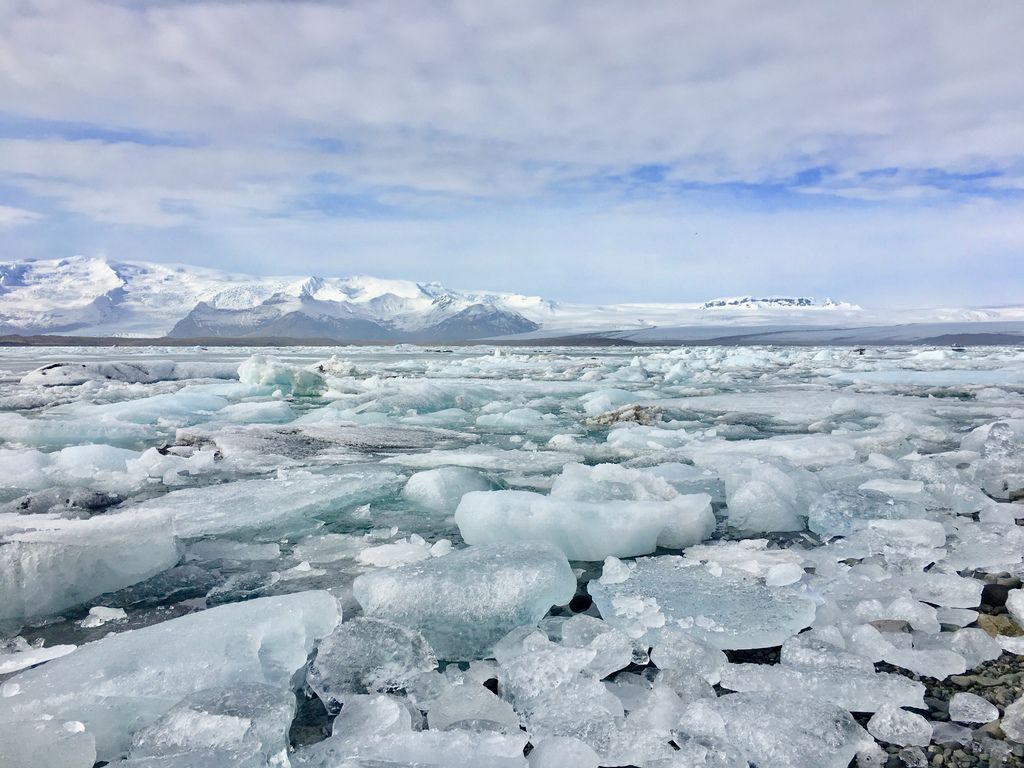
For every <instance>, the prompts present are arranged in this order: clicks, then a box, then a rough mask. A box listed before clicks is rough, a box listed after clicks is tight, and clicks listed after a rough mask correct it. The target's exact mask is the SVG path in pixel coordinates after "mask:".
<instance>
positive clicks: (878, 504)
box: [807, 486, 924, 536]
mask: <svg viewBox="0 0 1024 768" xmlns="http://www.w3.org/2000/svg"><path fill="white" fill-rule="evenodd" d="M862 487H863V486H862ZM923 517H924V507H923V506H922V505H920V504H917V503H914V502H909V501H904V500H896V499H894V498H892V496H889V495H887V494H885V493H879V492H878V491H875V490H856V491H852V490H836V491H829V492H828V493H826V494H824V495H822V496H820V497H819V498H816V499H814V501H812V502H811V506H810V508H809V509H808V513H807V527H808V528H810V529H811V530H812V531H814V532H815V533H818V534H822V535H828V536H846V535H849V534H851V533H853V532H854V531H856V530H857V529H858V528H859V527H860V526H861V525H862V524H863V521H865V520H906V519H917V518H923Z"/></svg>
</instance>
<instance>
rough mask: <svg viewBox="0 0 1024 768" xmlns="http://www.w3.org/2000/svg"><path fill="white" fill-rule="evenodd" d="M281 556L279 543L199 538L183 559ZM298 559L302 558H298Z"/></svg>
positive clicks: (234, 558)
mask: <svg viewBox="0 0 1024 768" xmlns="http://www.w3.org/2000/svg"><path fill="white" fill-rule="evenodd" d="M280 556H281V545H280V544H246V543H244V542H241V541H223V540H216V539H201V540H199V541H194V542H192V543H191V544H190V545H189V546H188V549H187V550H186V552H185V560H186V561H189V560H205V561H209V560H239V561H249V560H276V559H277V558H279V557H280ZM299 559H300V560H301V559H302V558H299Z"/></svg>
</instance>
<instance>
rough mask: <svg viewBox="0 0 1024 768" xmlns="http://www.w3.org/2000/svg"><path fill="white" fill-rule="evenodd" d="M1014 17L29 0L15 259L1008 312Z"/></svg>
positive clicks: (823, 5) (634, 295)
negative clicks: (788, 296) (797, 297)
mask: <svg viewBox="0 0 1024 768" xmlns="http://www.w3.org/2000/svg"><path fill="white" fill-rule="evenodd" d="M506 6H507V7H506ZM1022 28H1024V4H1021V3H1019V2H1016V0H1001V1H997V2H991V3H985V4H968V3H934V2H923V1H914V2H905V3H896V4H894V3H891V2H881V1H879V0H868V1H867V2H859V3H852V2H836V1H834V0H833V1H830V0H824V1H822V0H813V1H812V0H787V1H786V2H781V1H776V2H772V1H768V2H764V1H759V2H752V1H751V2H748V1H745V0H744V1H738V0H718V1H717V2H710V1H709V2H697V3H685V4H682V3H676V2H658V1H656V0H652V2H645V3H641V4H637V3H625V2H621V1H620V2H601V1H600V0H598V1H595V2H587V3H579V2H557V1H556V0H547V1H546V2H532V1H529V0H528V1H526V2H520V3H513V4H497V3H480V2H469V1H467V2H453V3H447V2H421V1H419V0H409V2H403V3H371V2H344V3H342V2H337V3H332V2H316V3H302V2H283V1H282V2H272V1H266V2H219V3H214V2H198V1H195V2H167V3H160V2H146V3H139V2H128V1H127V0H125V1H124V2H115V1H112V0H14V2H11V3H7V4H4V5H3V7H2V8H0V104H2V105H4V108H3V109H2V110H0V245H2V251H0V259H2V260H21V259H31V258H56V257H63V256H68V255H73V254H86V255H103V256H106V257H108V258H110V259H112V260H118V259H137V260H138V259H141V260H155V261H172V262H182V263H193V264H201V265H205V266H213V267H220V268H224V269H230V270H236V271H248V272H255V273H261V274H281V273H284V274H303V273H316V274H333V275H338V274H352V273H368V274H376V275H380V276H383V277H403V278H411V279H418V280H439V281H441V282H443V283H445V284H448V285H451V286H454V287H464V288H481V289H505V290H515V291H520V292H526V293H536V294H541V295H545V296H549V297H552V298H559V299H563V300H568V301H658V300H696V299H704V298H708V297H712V296H718V295H723V294H726V295H728V294H740V293H799V294H805V295H815V296H833V297H836V298H842V299H847V300H851V301H856V302H858V303H861V304H863V305H866V306H936V305H944V304H955V305H994V304H1003V303H1019V302H1020V300H1021V296H1022V289H1024V88H1021V86H1020V77H1021V73H1022V71H1024V52H1022V51H1024V49H1022V47H1021V46H1020V44H1019V39H1018V38H1019V30H1020V29H1022Z"/></svg>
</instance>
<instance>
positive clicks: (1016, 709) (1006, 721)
mask: <svg viewBox="0 0 1024 768" xmlns="http://www.w3.org/2000/svg"><path fill="white" fill-rule="evenodd" d="M999 727H1000V728H1002V729H1003V733H1005V734H1006V738H1008V739H1010V741H1015V742H1017V743H1018V744H1024V696H1021V697H1020V698H1019V699H1017V700H1016V701H1015V702H1013V703H1012V704H1010V705H1009V706H1007V707H1006V708H1005V709H1004V710H1003V719H1002V720H1001V721H1000V722H999Z"/></svg>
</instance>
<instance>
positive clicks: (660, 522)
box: [455, 491, 715, 560]
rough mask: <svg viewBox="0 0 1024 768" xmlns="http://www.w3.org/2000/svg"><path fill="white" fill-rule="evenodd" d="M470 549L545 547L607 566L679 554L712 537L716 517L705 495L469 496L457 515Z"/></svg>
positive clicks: (490, 493) (485, 493) (511, 493)
mask: <svg viewBox="0 0 1024 768" xmlns="http://www.w3.org/2000/svg"><path fill="white" fill-rule="evenodd" d="M455 521H456V522H457V523H458V525H459V531H460V533H461V534H462V537H463V538H464V539H465V540H466V541H467V542H468V543H470V544H496V543H500V542H515V541H524V540H530V539H536V540H540V541H547V542H550V543H551V544H553V545H554V546H556V547H558V548H559V549H561V550H562V551H563V552H565V554H566V556H567V557H568V558H569V559H570V560H603V559H604V558H605V557H608V556H612V555H614V556H618V557H630V556H634V555H644V554H648V553H650V552H653V551H654V550H655V549H656V548H657V546H658V544H659V541H660V542H661V543H662V545H664V546H673V547H676V548H680V547H684V546H689V545H690V544H696V543H697V542H699V541H703V540H704V539H705V538H707V537H708V536H710V535H711V532H712V531H713V530H714V527H715V517H714V515H713V514H712V512H711V504H710V499H709V497H708V496H707V495H705V494H697V496H696V497H693V496H677V497H676V498H674V499H671V500H669V501H579V500H576V499H565V498H555V497H553V496H544V495H542V494H539V493H532V492H530V491H483V492H473V493H467V494H466V495H465V496H463V497H462V501H461V503H460V504H459V508H458V509H457V510H456V512H455Z"/></svg>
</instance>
